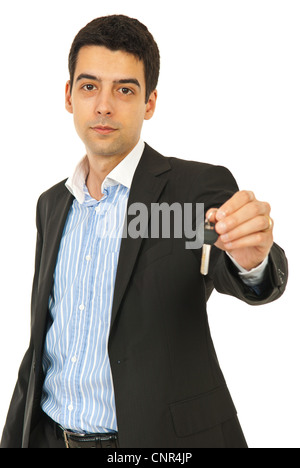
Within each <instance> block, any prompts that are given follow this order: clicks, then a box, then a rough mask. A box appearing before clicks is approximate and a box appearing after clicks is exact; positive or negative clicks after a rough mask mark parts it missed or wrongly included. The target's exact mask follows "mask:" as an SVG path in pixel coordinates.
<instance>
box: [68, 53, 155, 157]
mask: <svg viewBox="0 0 300 468" xmlns="http://www.w3.org/2000/svg"><path fill="white" fill-rule="evenodd" d="M145 95H146V83H145V76H144V64H143V62H141V61H139V60H137V59H136V57H135V56H134V55H131V54H128V53H126V52H123V51H111V50H109V49H107V48H106V47H100V46H85V47H83V48H81V49H80V51H79V54H78V59H77V65H76V69H75V74H74V82H73V87H72V92H71V86H70V82H68V83H67V85H66V109H67V110H68V111H69V112H70V113H72V114H73V115H74V123H75V128H76V130H77V133H78V135H79V137H80V138H81V140H82V141H83V142H84V144H85V146H86V150H87V154H88V156H107V157H109V156H114V157H116V156H117V157H118V156H120V157H122V158H123V157H125V156H126V155H127V154H129V153H130V151H131V150H132V149H133V148H134V146H135V145H136V144H137V142H138V140H139V138H140V133H141V129H142V125H143V121H144V120H148V119H150V118H151V117H152V115H153V113H154V110H155V103H156V97H157V94H156V91H154V92H153V93H152V94H151V96H150V98H149V101H148V102H147V104H145Z"/></svg>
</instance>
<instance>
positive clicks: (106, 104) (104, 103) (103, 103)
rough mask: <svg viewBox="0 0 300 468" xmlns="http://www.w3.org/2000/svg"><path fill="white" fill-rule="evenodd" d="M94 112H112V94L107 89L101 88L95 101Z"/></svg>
mask: <svg viewBox="0 0 300 468" xmlns="http://www.w3.org/2000/svg"><path fill="white" fill-rule="evenodd" d="M95 111H96V113H97V114H98V115H102V116H107V115H111V114H112V113H113V103H112V95H111V93H110V91H108V90H103V89H102V90H101V92H100V93H99V96H98V99H97V103H96V109H95Z"/></svg>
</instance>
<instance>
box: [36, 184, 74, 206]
mask: <svg viewBox="0 0 300 468" xmlns="http://www.w3.org/2000/svg"><path fill="white" fill-rule="evenodd" d="M67 180H68V179H64V180H62V181H61V182H58V183H57V184H55V185H53V186H52V187H50V188H49V189H47V190H45V192H43V193H42V194H41V195H40V196H39V199H38V202H37V207H38V209H43V210H45V209H47V208H48V207H51V206H55V205H56V203H57V201H58V200H61V198H64V197H69V196H70V197H71V196H72V195H71V193H70V192H69V190H68V189H67V187H66V185H65V183H66V181H67Z"/></svg>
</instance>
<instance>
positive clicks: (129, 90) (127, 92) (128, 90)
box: [119, 88, 133, 96]
mask: <svg viewBox="0 0 300 468" xmlns="http://www.w3.org/2000/svg"><path fill="white" fill-rule="evenodd" d="M119 92H120V93H121V94H124V96H129V94H133V91H132V90H131V89H129V88H120V89H119Z"/></svg>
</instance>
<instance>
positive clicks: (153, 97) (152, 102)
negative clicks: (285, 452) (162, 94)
mask: <svg viewBox="0 0 300 468" xmlns="http://www.w3.org/2000/svg"><path fill="white" fill-rule="evenodd" d="M156 101H157V90H156V89H155V90H154V91H152V93H151V94H150V97H149V100H148V102H147V104H146V112H145V117H144V119H145V120H150V119H151V117H153V114H154V111H155V107H156Z"/></svg>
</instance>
